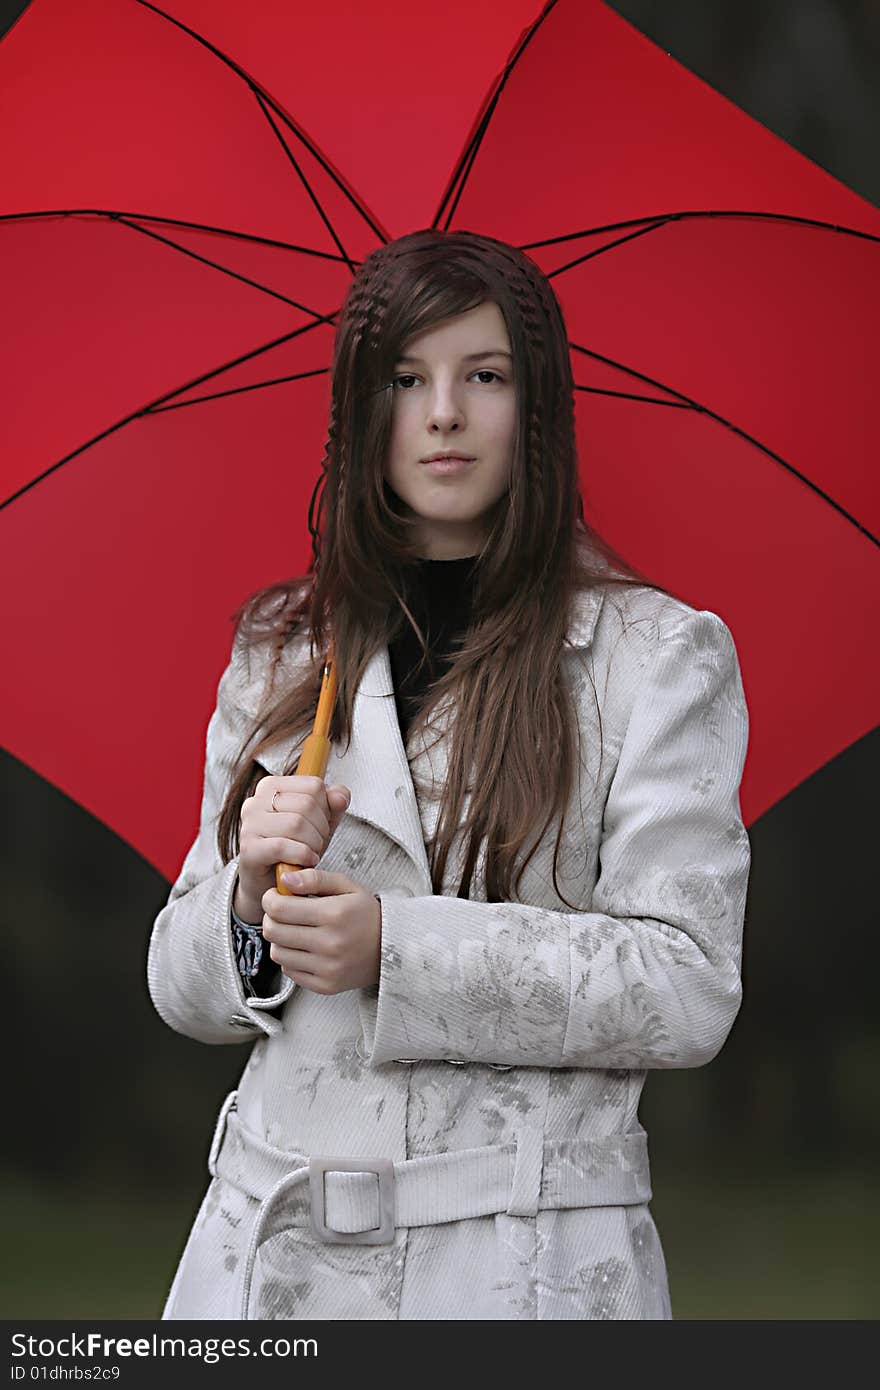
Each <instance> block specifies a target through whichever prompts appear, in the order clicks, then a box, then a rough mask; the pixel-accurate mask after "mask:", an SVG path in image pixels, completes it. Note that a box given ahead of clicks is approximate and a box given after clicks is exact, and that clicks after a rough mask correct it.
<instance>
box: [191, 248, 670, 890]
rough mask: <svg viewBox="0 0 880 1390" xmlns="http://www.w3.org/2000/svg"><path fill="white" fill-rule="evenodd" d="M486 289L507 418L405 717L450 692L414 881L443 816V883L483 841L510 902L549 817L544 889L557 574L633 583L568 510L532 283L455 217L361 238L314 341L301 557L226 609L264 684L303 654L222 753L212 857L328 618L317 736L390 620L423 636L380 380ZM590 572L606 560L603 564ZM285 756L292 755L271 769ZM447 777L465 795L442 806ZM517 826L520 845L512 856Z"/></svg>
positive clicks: (551, 346)
mask: <svg viewBox="0 0 880 1390" xmlns="http://www.w3.org/2000/svg"><path fill="white" fill-rule="evenodd" d="M486 300H493V301H494V302H495V303H496V304H497V305H498V306H499V308H500V310H501V312H502V314H503V315H504V320H505V323H506V326H507V330H508V334H509V337H510V344H511V351H512V353H513V361H514V368H513V376H514V382H515V392H516V411H517V433H516V441H515V446H514V457H513V463H512V468H511V478H510V486H509V490H508V492H507V494H505V496H503V497H502V498H501V499H500V500H499V502H498V503H497V504H496V506H495V508H494V509H493V514H491V515H490V518H489V520H490V525H489V528H488V535H487V538H486V541H485V543H484V545H483V547H482V549H481V551H480V554H479V556H478V559H477V563H476V571H475V590H474V606H473V612H472V620H471V625H470V628H469V629H468V631H467V633H466V634H465V635H464V640H463V641H462V642H461V644H460V645H458V647H457V649H456V651H455V653H454V655H453V656H452V659H451V664H450V666H449V669H448V670H447V671H446V672H445V673H444V674H443V676H442V677H440V678H439V679H437V680H435V681H434V682H433V683H432V685H431V686H430V687H429V689H428V692H427V695H426V697H425V699H424V702H423V704H422V706H421V708H420V710H419V712H418V715H417V722H418V723H420V724H424V722H425V721H426V720H427V718H428V715H429V713H430V710H431V709H432V708H433V706H434V705H435V704H436V702H437V701H439V700H441V699H443V697H444V696H446V695H447V694H449V693H454V697H455V708H456V717H455V719H454V720H453V721H452V723H451V737H452V743H451V746H450V750H449V775H448V779H447V782H446V785H445V786H444V787H443V788H442V794H441V800H440V806H439V819H438V823H437V833H436V836H435V839H434V842H433V847H432V854H431V863H430V866H431V879H432V884H433V889H434V892H435V893H437V894H439V893H440V892H441V885H442V882H443V877H444V871H445V867H446V862H447V859H448V856H449V853H450V850H451V847H452V842H453V840H454V838H455V836H456V834H457V832H458V831H459V829H461V833H462V835H463V836H470V840H469V842H468V847H467V854H466V862H465V869H464V872H463V874H462V880H461V883H460V885H459V888H458V896H459V897H467V896H468V893H469V889H470V883H471V878H472V875H473V869H474V865H475V863H476V861H477V854H478V850H479V846H480V844H481V843H482V842H483V840H484V839H485V842H486V893H487V898H488V901H490V902H503V901H507V900H510V899H511V897H512V891H513V892H515V891H516V890H518V888H519V885H520V882H521V878H522V873H523V870H524V869H525V866H526V864H527V863H528V860H529V859H530V858H531V855H532V854H533V853H534V850H535V848H536V847H537V844H538V842H539V841H540V839H541V838H542V837H543V835H544V834H545V832H546V830H547V827H548V826H549V825H550V823H551V821H552V820H553V819H554V817H557V816H558V817H559V821H560V824H559V829H558V832H557V836H556V845H555V849H554V855H553V882H554V887H555V889H556V892H557V894H558V895H559V896H560V898H562V895H561V893H560V892H559V886H558V883H557V877H556V869H557V858H558V854H559V845H560V840H561V836H562V831H563V824H562V822H563V819H564V813H565V808H566V806H567V805H568V801H569V797H570V795H571V792H572V787H573V779H574V776H575V769H576V766H577V735H578V727H577V718H576V711H575V708H574V704H573V698H572V695H571V692H570V690H569V688H568V684H567V682H566V681H565V680H564V679H563V671H562V664H561V656H562V651H563V638H564V636H565V632H566V628H567V624H568V615H569V602H570V599H571V596H572V594H573V592H574V591H575V590H577V589H584V588H589V587H590V586H592V585H595V584H597V583H608V582H611V583H615V584H621V585H644V584H648V583H650V581H649V580H647V579H645V577H644V576H643V575H641V574H639V573H638V572H637V571H636V570H634V569H633V568H632V566H630V565H629V564H628V563H627V562H626V561H624V560H623V559H622V557H621V556H619V555H618V554H617V553H616V552H615V551H614V550H613V549H612V548H611V546H610V545H609V544H608V543H607V542H606V541H605V540H604V539H603V538H602V537H601V536H600V535H599V534H598V532H596V531H595V530H594V529H593V528H592V527H591V526H590V525H589V524H588V523H587V522H586V520H585V518H584V513H583V502H582V500H581V495H580V490H579V486H578V460H577V451H576V443H575V426H574V381H573V378H572V370H571V359H570V355H569V346H568V335H567V332H566V327H565V323H564V320H563V315H562V310H561V308H560V305H559V303H558V301H557V299H556V295H555V294H554V292H553V289H552V287H551V286H550V283H549V282H548V280H547V279H546V277H545V275H544V274H543V272H542V271H541V270H540V268H539V267H538V266H537V265H536V264H535V263H534V262H533V261H532V260H531V259H530V258H529V257H528V256H527V255H525V254H524V253H523V252H522V251H519V250H518V249H516V248H515V247H512V246H509V245H507V244H506V243H504V242H501V241H496V240H495V239H494V238H491V237H487V236H482V235H478V234H477V233H474V232H465V231H452V232H444V231H438V230H434V229H428V230H424V231H418V232H413V233H410V234H408V235H406V236H402V237H399V238H398V239H397V240H395V241H392V242H390V243H388V244H387V245H384V246H382V247H380V248H379V249H378V250H376V251H374V252H373V253H372V254H371V255H370V256H368V257H367V259H366V260H365V261H364V262H363V264H362V266H361V267H360V269H359V271H358V273H357V274H356V276H355V277H354V279H353V280H352V282H351V285H350V286H349V289H348V293H347V295H346V298H345V301H344V304H343V306H342V309H341V314H340V320H339V326H338V329H337V333H336V339H335V345H334V355H333V371H332V387H331V407H330V420H329V428H328V436H327V440H326V444H325V456H324V459H323V462H322V466H321V475H320V477H319V479H318V484H317V486H316V488H315V493H314V494H313V496H312V503H311V506H310V508H309V529H310V532H311V535H312V549H313V558H312V562H311V565H310V568H309V570H308V572H307V573H306V574H305V575H300V576H297V577H295V578H292V579H289V580H285V581H281V582H279V583H276V584H272V585H270V586H268V587H267V588H264V589H261V590H259V591H258V592H257V593H255V594H253V595H251V597H250V598H248V599H246V600H245V602H244V603H243V604H242V605H241V607H240V608H239V610H238V612H237V613H236V614H235V618H234V621H235V622H236V632H237V634H239V633H240V634H241V636H242V637H244V638H245V639H246V640H247V641H248V642H249V643H250V642H255V641H260V642H265V641H267V640H268V641H269V649H270V657H271V659H270V665H269V670H270V673H271V676H270V680H269V681H268V682H267V689H268V692H269V696H271V694H272V693H273V691H274V684H275V677H276V673H277V669H278V665H279V661H280V658H281V654H282V652H283V650H284V648H285V645H286V643H287V642H288V641H289V640H290V639H291V638H292V637H293V636H294V635H300V636H303V635H305V634H308V636H309V641H310V646H309V651H310V660H309V662H308V663H307V664H306V668H305V673H304V675H303V677H302V679H300V680H297V681H296V682H294V683H293V684H290V685H289V687H288V688H287V689H284V690H283V691H282V692H281V693H280V696H279V697H278V698H277V699H276V700H275V702H274V704H272V703H271V699H268V698H264V702H263V705H262V706H261V710H260V715H259V722H258V724H257V727H256V729H254V730H253V731H252V733H251V735H250V737H249V739H247V740H246V742H245V744H244V746H243V747H242V749H241V752H240V754H239V756H238V759H237V760H236V763H235V765H234V767H233V776H232V782H231V785H230V787H229V790H228V793H227V796H226V799H225V802H224V805H223V808H222V811H221V814H220V817H219V822H218V829H217V839H218V846H219V849H220V854H221V857H222V859H223V862H224V864H225V863H228V862H229V860H230V859H232V858H233V857H234V855H235V854H237V853H238V831H239V820H240V815H241V807H242V803H243V802H244V799H245V797H246V796H248V795H250V794H251V792H252V790H253V787H254V785H255V783H256V782H257V781H258V780H259V778H260V777H261V776H262V775H264V771H263V769H262V768H261V767H259V766H258V760H259V756H260V752H261V749H262V748H263V747H264V746H266V745H267V744H268V743H269V742H270V741H274V740H275V739H276V738H278V737H279V735H281V734H282V733H283V734H285V735H286V736H288V737H289V738H290V740H291V745H292V747H293V746H294V745H295V744H296V743H297V741H298V740H301V739H302V738H303V737H304V736H305V735H306V734H307V733H308V732H309V731H310V729H311V725H312V721H313V719H314V714H315V706H316V704H317V699H318V693H319V688H320V683H321V673H322V665H323V659H324V653H325V652H326V649H327V645H328V642H329V639H330V635H331V631H332V636H333V638H334V643H335V646H334V652H335V661H336V674H337V682H338V685H337V698H336V706H335V711H334V715H333V721H332V724H331V729H330V734H331V738H332V739H333V741H334V742H336V741H337V740H340V741H341V740H345V742H346V746H347V745H348V742H349V741H350V739H351V729H352V708H353V702H354V695H355V691H356V689H357V686H358V684H359V682H360V679H361V676H362V675H363V672H364V670H365V668H366V666H367V664H368V662H369V660H370V659H371V657H372V656H373V655H374V653H375V652H376V651H377V649H378V648H379V647H380V646H381V645H382V644H383V643H390V642H391V641H393V639H394V638H395V637H396V636H397V635H398V634H399V633H400V632H401V631H402V629H403V625H404V624H405V623H407V622H409V623H410V624H411V626H412V627H413V629H414V630H415V632H416V634H417V637H418V640H419V642H420V643H421V645H422V647H423V650H426V647H425V638H424V634H423V633H422V632H421V631H420V629H419V628H418V624H417V622H416V620H415V619H414V618H413V616H412V614H411V612H410V610H409V607H408V605H407V603H406V598H405V594H406V584H405V578H406V571H407V567H408V566H410V565H412V564H414V562H415V561H416V560H418V559H419V558H420V557H419V554H418V550H417V543H416V541H415V539H414V535H413V531H414V526H415V524H417V521H416V520H414V519H413V517H412V514H411V513H410V514H409V515H407V512H408V510H409V509H408V508H406V506H405V504H404V503H402V502H401V501H400V499H399V498H397V496H396V494H395V493H393V492H392V491H391V490H390V488H389V487H388V484H387V482H386V481H385V478H384V465H385V459H386V454H387V449H388V442H389V437H390V426H391V410H392V401H391V390H390V389H388V388H389V387H391V383H392V372H393V368H394V365H395V362H396V359H397V357H398V356H399V354H400V352H401V351H402V350H403V345H404V343H405V342H406V341H407V340H408V339H409V338H411V337H413V336H415V335H417V334H419V333H422V332H424V331H426V330H427V329H429V328H431V327H433V326H434V325H436V324H437V323H439V322H441V321H442V320H444V319H446V318H448V317H450V316H451V315H455V314H460V313H464V312H465V311H467V310H469V309H473V308H476V307H477V306H478V305H479V304H481V303H483V302H484V301H486ZM322 483H323V488H322V491H321V498H320V505H319V506H318V508H317V516H316V515H315V502H316V496H317V493H318V488H319V487H321V484H322ZM325 509H326V510H325ZM609 571H611V572H612V573H614V574H615V575H616V577H614V578H612V579H609ZM652 587H655V588H659V586H657V585H653V586H652ZM662 592H665V591H662ZM514 648H515V650H516V660H515V661H512V660H510V653H511V650H512V649H514ZM258 733H259V734H260V737H259V739H258V741H257V742H256V743H255V745H254V746H253V748H252V749H251V750H250V753H249V754H248V755H247V756H246V755H245V749H246V748H247V744H248V743H249V742H251V741H252V740H253V739H254V738H255V737H256V735H257V734H258ZM293 764H295V758H294V757H293V755H292V757H291V759H290V760H289V763H288V766H287V767H286V772H287V773H288V774H289V773H291V772H293V771H294V770H295V766H294V765H293ZM466 792H470V793H471V801H470V806H469V809H468V815H467V817H466V819H465V821H464V823H463V824H461V820H462V814H463V807H464V799H465V794H466ZM527 843H528V844H530V845H531V850H530V852H529V853H528V854H526V855H525V857H524V858H523V859H522V862H521V863H519V864H518V866H517V860H518V857H519V856H520V855H521V852H522V850H523V847H524V846H525V845H526V844H527ZM515 867H517V868H518V871H517V875H516V881H515V883H513V885H512V878H513V872H514V868H515ZM562 900H563V901H565V899H564V898H563V899H562ZM569 906H572V907H573V906H574V905H573V904H569Z"/></svg>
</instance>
